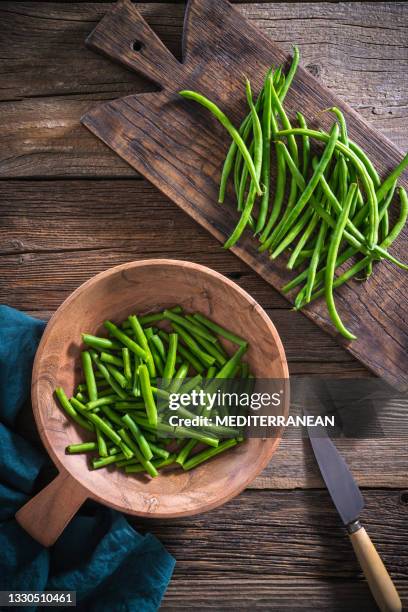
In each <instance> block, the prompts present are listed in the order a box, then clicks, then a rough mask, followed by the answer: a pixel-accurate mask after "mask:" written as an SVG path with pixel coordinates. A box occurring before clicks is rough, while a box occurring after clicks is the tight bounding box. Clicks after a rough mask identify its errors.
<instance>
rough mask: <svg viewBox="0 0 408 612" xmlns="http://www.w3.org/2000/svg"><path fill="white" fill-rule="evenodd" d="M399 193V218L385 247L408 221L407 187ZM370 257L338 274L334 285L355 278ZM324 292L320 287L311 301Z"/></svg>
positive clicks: (351, 254)
mask: <svg viewBox="0 0 408 612" xmlns="http://www.w3.org/2000/svg"><path fill="white" fill-rule="evenodd" d="M399 195H400V199H401V210H400V215H399V218H398V220H397V221H396V223H395V225H394V227H393V228H392V230H391V232H390V233H389V235H388V236H387V238H386V239H385V240H383V242H382V243H381V247H382V248H384V249H386V248H388V247H389V246H391V244H392V243H393V242H394V241H395V240H396V238H397V237H398V236H399V234H400V233H401V231H402V229H403V228H404V227H405V224H406V222H407V218H408V198H407V194H406V191H405V189H403V188H400V190H399ZM353 254H355V251H354V252H353V251H352V250H351V249H349V250H348V258H350V257H352V256H353ZM370 259H371V257H370V256H366V257H364V259H361V260H360V261H358V262H357V263H355V264H354V266H352V267H351V268H349V269H348V270H346V271H345V272H344V273H343V274H341V275H340V276H338V277H337V278H336V279H335V280H334V282H333V287H334V288H337V287H340V286H341V285H343V284H344V283H346V282H347V281H348V280H350V279H351V278H353V277H354V276H355V275H356V274H358V273H359V272H360V271H361V270H363V269H364V268H365V267H366V266H367V263H368V262H369V261H370ZM344 261H345V260H344ZM344 261H342V262H341V264H342V263H344ZM341 264H339V263H338V261H337V262H336V266H338V265H341ZM323 293H324V289H320V290H318V291H316V292H315V293H314V294H313V295H312V296H311V300H310V301H313V300H316V299H317V298H319V297H320V296H321V295H323Z"/></svg>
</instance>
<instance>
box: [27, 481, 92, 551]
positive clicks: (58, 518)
mask: <svg viewBox="0 0 408 612" xmlns="http://www.w3.org/2000/svg"><path fill="white" fill-rule="evenodd" d="M87 497H88V494H87V491H86V489H84V488H83V487H82V486H81V485H80V484H79V483H78V482H77V481H76V480H74V479H73V478H72V476H70V475H69V474H68V472H60V473H59V474H58V476H57V477H56V478H55V479H54V480H53V481H52V482H50V484H49V485H48V486H46V487H45V489H43V490H42V491H40V492H39V493H38V495H36V496H35V497H33V498H32V499H30V501H29V502H27V503H26V504H25V505H24V506H23V507H22V508H20V510H19V511H18V512H17V514H16V520H17V522H18V523H19V524H20V525H21V527H22V528H23V529H25V531H27V533H29V534H30V536H31V537H32V538H34V540H37V542H40V544H42V545H43V546H47V547H48V546H52V545H53V544H54V542H55V541H56V540H57V539H58V538H59V536H60V535H61V533H62V532H63V531H64V529H65V527H66V526H67V524H68V523H69V521H70V520H71V519H72V517H73V516H74V514H75V513H76V512H77V510H79V508H80V507H81V505H82V504H83V503H84V501H85V500H86V498H87Z"/></svg>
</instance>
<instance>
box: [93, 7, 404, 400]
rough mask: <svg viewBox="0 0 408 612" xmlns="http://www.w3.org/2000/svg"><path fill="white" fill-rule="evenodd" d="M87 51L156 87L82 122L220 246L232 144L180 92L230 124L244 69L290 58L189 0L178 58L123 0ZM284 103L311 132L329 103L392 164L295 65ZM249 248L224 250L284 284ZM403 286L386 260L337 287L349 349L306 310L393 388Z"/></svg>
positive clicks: (279, 269)
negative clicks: (362, 278)
mask: <svg viewBox="0 0 408 612" xmlns="http://www.w3.org/2000/svg"><path fill="white" fill-rule="evenodd" d="M135 41H136V43H137V45H138V47H137V48H134V42H135ZM87 44H88V46H90V47H91V48H93V49H95V50H96V51H98V52H100V53H103V54H104V55H107V56H108V57H110V58H112V59H113V60H114V61H116V62H120V63H122V64H123V65H125V66H126V67H127V68H129V69H131V70H134V71H136V72H138V73H141V74H143V75H144V76H146V77H148V78H149V79H150V80H152V81H153V82H154V83H155V84H156V85H157V86H160V87H162V88H163V89H162V90H161V91H160V92H154V93H148V94H143V95H140V94H139V95H128V96H126V97H125V98H121V99H119V100H115V101H114V102H109V103H107V104H100V105H98V106H97V107H96V108H95V109H93V110H91V111H88V112H87V113H86V114H85V115H84V116H83V117H82V119H81V121H82V122H83V124H84V125H85V126H86V127H88V128H89V129H90V130H91V132H93V133H94V134H95V135H96V136H98V137H99V138H100V139H101V140H102V141H103V142H104V143H105V144H107V145H108V146H109V147H110V148H112V149H113V150H114V151H115V152H116V153H118V155H120V156H121V157H122V158H123V159H125V160H126V161H127V162H128V163H129V164H130V165H131V166H132V167H133V168H136V169H137V170H138V171H139V172H141V173H142V174H143V175H144V176H145V177H146V178H148V179H149V180H150V181H151V182H152V183H153V184H154V185H155V186H156V187H158V188H159V189H160V191H162V192H163V193H164V194H165V195H167V196H168V197H169V198H170V199H172V200H173V201H174V202H176V203H177V204H178V205H179V206H180V207H181V208H182V209H183V210H184V211H185V212H187V213H188V214H189V215H190V216H192V218H193V219H194V220H195V221H197V222H198V223H200V224H201V225H202V226H203V227H205V228H206V229H207V230H208V231H209V232H211V233H212V235H213V236H215V237H216V238H217V239H218V240H219V241H220V242H221V243H223V242H225V240H226V238H227V237H228V236H229V235H230V234H231V233H232V231H233V228H234V227H235V225H236V223H237V220H238V218H239V215H238V214H237V212H236V211H235V210H234V209H235V205H234V196H233V194H232V189H231V190H230V191H229V197H228V196H227V198H226V202H225V204H224V206H219V205H218V204H217V196H218V185H219V180H220V173H221V168H222V163H223V159H224V157H225V155H226V151H227V149H228V146H229V139H228V138H226V137H225V130H224V128H223V127H222V126H221V125H220V124H219V123H218V122H217V121H216V120H215V119H214V117H211V116H210V115H209V113H208V112H203V109H202V108H201V107H199V106H198V105H197V104H196V103H192V102H191V101H189V100H183V99H181V98H180V96H179V94H178V91H179V90H180V89H192V90H195V91H199V92H201V93H202V94H204V95H207V96H208V97H210V98H211V99H212V100H213V101H214V102H215V103H216V104H218V105H219V106H221V108H222V109H223V110H224V112H226V114H227V115H228V116H229V117H230V118H231V119H232V121H233V122H234V123H235V124H236V125H239V124H240V122H241V121H242V118H243V115H244V110H243V109H245V107H246V105H245V99H244V93H243V91H242V90H243V86H242V74H243V73H245V72H246V73H249V74H250V76H251V79H252V87H253V89H254V92H255V93H256V91H259V89H260V87H261V86H262V83H263V79H264V75H265V73H266V71H267V69H268V67H269V66H271V65H275V66H276V65H279V64H282V63H284V64H287V62H288V61H289V58H288V57H287V55H285V54H284V53H283V52H282V50H281V49H280V48H279V47H278V46H276V45H274V44H272V43H271V42H270V41H269V39H267V38H266V37H263V36H262V35H261V33H260V32H259V31H258V30H257V29H255V28H253V27H252V26H251V25H250V24H249V22H245V20H243V19H242V16H241V15H240V14H239V13H238V12H237V11H236V10H235V9H234V8H233V7H232V5H231V4H229V3H228V2H227V1H226V0H200V1H198V0H190V2H189V4H188V6H187V12H186V16H185V26H184V32H183V62H182V63H180V62H179V61H177V60H176V59H175V57H174V56H173V55H172V54H171V53H170V51H169V50H168V49H167V47H165V45H164V44H163V43H162V41H161V40H160V38H159V37H158V36H157V35H156V34H155V33H154V31H153V30H152V29H151V28H150V27H149V26H148V24H147V23H146V21H145V20H144V19H143V17H142V16H141V15H140V13H139V12H138V11H137V10H136V9H135V7H134V6H133V5H132V4H131V2H130V1H129V0H120V1H119V2H118V3H117V4H116V5H115V6H114V8H113V9H112V10H111V12H109V13H107V14H106V15H105V17H104V18H103V19H102V20H101V22H100V23H99V24H98V26H97V27H96V28H95V29H94V30H93V31H92V33H91V34H90V35H89V37H88V38H87ZM135 49H136V50H135ZM285 103H286V104H285V105H286V107H287V109H288V111H289V112H291V113H292V115H293V114H294V113H295V111H296V110H298V109H299V108H302V111H303V112H304V113H305V115H306V117H307V118H308V120H309V122H310V121H311V125H313V126H314V127H319V126H322V125H323V126H324V127H326V129H328V128H327V124H328V123H329V122H330V121H331V119H328V118H327V117H326V118H325V119H324V120H323V119H322V121H320V119H319V120H317V119H316V118H317V117H318V116H319V114H320V116H321V110H322V109H324V108H328V107H330V106H333V105H335V106H338V107H340V108H342V110H343V112H344V113H345V115H346V117H347V120H348V132H349V134H350V137H351V138H353V139H354V140H355V141H356V142H357V143H358V144H359V145H360V146H362V147H363V148H364V149H365V150H366V151H367V153H368V154H369V155H370V157H371V158H372V160H373V162H374V164H375V165H376V167H377V168H378V169H379V171H380V173H381V174H382V176H383V177H384V176H385V175H386V174H387V173H389V172H390V169H391V168H393V167H394V166H395V165H397V163H398V162H399V161H400V160H401V155H400V153H399V152H398V150H397V149H395V148H394V147H393V145H392V144H391V143H390V141H388V140H387V139H385V138H384V137H383V136H382V135H381V134H380V133H378V132H376V131H374V130H370V128H369V126H368V125H367V124H366V123H365V122H364V121H363V120H362V119H361V117H360V116H359V115H358V114H357V113H355V112H353V110H352V109H351V108H349V107H347V106H346V105H344V103H343V102H342V100H341V99H340V98H338V97H336V96H334V95H332V94H331V93H330V91H329V90H327V89H325V88H323V87H321V85H320V84H319V82H318V81H317V80H315V79H314V78H313V77H311V76H310V75H308V74H307V73H306V72H305V71H304V70H303V69H299V70H298V72H297V74H296V77H295V79H294V81H293V84H292V87H291V89H290V90H289V92H288V95H287V98H286V100H285ZM245 112H246V111H245ZM273 182H274V179H273V177H272V184H273ZM406 238H407V234H406V230H404V231H403V232H402V233H401V235H400V237H399V238H398V240H397V241H396V242H395V244H394V245H393V251H394V253H396V254H397V255H398V256H399V258H400V259H403V260H404V258H406V249H405V246H404V245H405V242H406ZM257 248H258V242H257V240H255V239H254V238H252V237H251V236H250V232H249V231H247V232H246V233H245V234H243V236H242V237H241V239H240V240H239V241H238V243H237V245H235V246H234V247H233V248H232V249H231V250H232V251H233V252H234V253H235V254H236V255H238V256H239V257H240V258H241V259H243V260H244V261H245V262H246V263H247V264H249V265H250V266H251V267H252V268H254V270H255V271H256V272H258V274H260V275H261V276H262V277H263V278H265V280H267V281H268V282H269V283H270V284H271V285H272V286H273V287H275V288H278V289H281V288H282V287H283V285H284V284H285V283H286V282H287V281H288V279H289V278H290V277H291V276H293V275H289V274H288V271H287V269H286V268H285V261H284V259H283V258H278V260H277V261H271V260H270V259H269V257H268V254H265V253H263V254H262V255H261V254H260V253H258V251H257ZM407 286H408V281H407V275H406V273H404V272H403V271H401V270H400V269H399V268H397V267H396V266H391V265H389V264H388V263H386V264H383V265H382V266H377V268H376V274H374V275H373V276H372V277H371V278H370V279H369V280H368V281H367V282H365V283H356V282H354V283H349V284H347V285H344V286H342V287H341V288H340V289H339V290H338V291H337V292H336V296H337V307H338V311H339V314H340V316H341V317H342V319H343V321H344V323H345V325H346V327H347V328H348V329H349V330H350V331H351V332H353V333H354V334H355V335H356V336H357V340H354V341H353V342H349V341H345V339H344V337H343V336H341V335H340V334H339V333H338V332H337V330H336V328H335V327H334V325H333V324H332V322H331V320H330V317H329V315H328V312H327V308H326V304H325V301H324V300H322V299H321V300H317V301H315V302H313V303H311V304H309V305H308V306H307V307H306V308H304V309H303V310H304V312H305V314H306V315H307V316H308V317H310V319H312V320H313V321H314V322H315V323H316V324H317V325H319V326H320V327H322V328H323V329H324V330H325V331H327V332H328V333H329V334H331V335H332V336H334V337H335V338H336V339H337V340H338V341H339V343H341V344H342V345H343V346H345V348H346V349H347V350H349V351H350V352H351V353H352V354H353V355H354V356H356V357H357V358H358V359H359V360H360V361H361V362H362V363H364V364H365V365H366V366H368V367H369V368H370V369H371V370H372V371H373V372H374V373H375V374H377V375H379V376H382V377H383V378H385V379H386V380H388V381H389V382H391V384H394V385H396V386H397V387H399V388H408V351H407V346H408V329H407V325H406V321H405V316H404V312H405V311H406V310H407V306H408V304H406V303H405V296H406V294H407V292H406V288H407ZM291 299H294V295H292V296H291ZM385 347H386V350H385Z"/></svg>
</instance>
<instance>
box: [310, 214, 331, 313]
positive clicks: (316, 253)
mask: <svg viewBox="0 0 408 612" xmlns="http://www.w3.org/2000/svg"><path fill="white" fill-rule="evenodd" d="M327 228H328V225H327V223H325V222H324V221H323V222H322V223H321V224H320V227H319V232H318V234H317V239H316V244H315V248H314V249H313V254H312V258H311V261H310V264H309V267H308V269H307V280H306V285H305V302H306V303H307V304H308V303H309V302H310V298H311V295H312V291H313V286H314V283H315V278H316V272H317V268H318V266H319V262H320V257H321V253H322V251H323V244H324V241H325V238H326V234H327Z"/></svg>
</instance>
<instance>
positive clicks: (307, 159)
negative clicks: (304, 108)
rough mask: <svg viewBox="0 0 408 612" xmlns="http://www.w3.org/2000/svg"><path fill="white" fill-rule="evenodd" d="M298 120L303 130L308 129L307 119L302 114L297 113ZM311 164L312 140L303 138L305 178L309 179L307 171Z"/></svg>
mask: <svg viewBox="0 0 408 612" xmlns="http://www.w3.org/2000/svg"><path fill="white" fill-rule="evenodd" d="M296 118H297V120H298V123H299V126H300V127H301V128H304V129H307V123H306V119H305V118H304V116H303V115H302V113H299V112H297V113H296ZM309 163H310V139H309V136H307V135H304V136H302V174H303V177H304V178H305V179H306V178H307V171H308V168H309Z"/></svg>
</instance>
